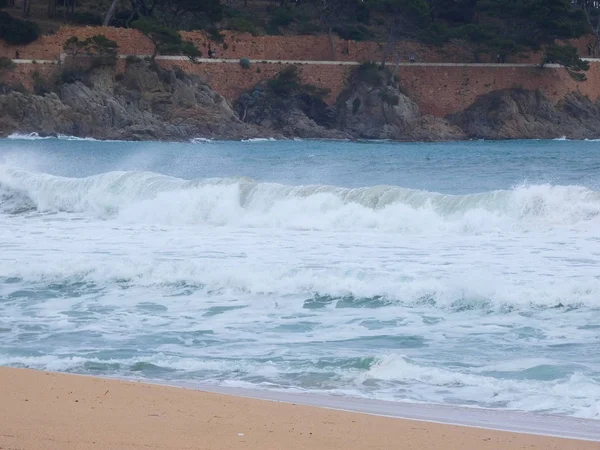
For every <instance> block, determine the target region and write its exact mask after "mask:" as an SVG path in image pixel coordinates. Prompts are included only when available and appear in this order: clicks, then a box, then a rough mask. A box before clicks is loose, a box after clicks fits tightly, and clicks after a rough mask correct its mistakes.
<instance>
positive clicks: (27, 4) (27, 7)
mask: <svg viewBox="0 0 600 450" xmlns="http://www.w3.org/2000/svg"><path fill="white" fill-rule="evenodd" d="M30 15H31V0H23V17H29V16H30Z"/></svg>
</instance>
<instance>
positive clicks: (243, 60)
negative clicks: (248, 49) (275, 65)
mask: <svg viewBox="0 0 600 450" xmlns="http://www.w3.org/2000/svg"><path fill="white" fill-rule="evenodd" d="M251 65H252V63H251V62H250V58H247V57H243V58H241V59H240V67H241V68H242V69H249V68H250V66H251Z"/></svg>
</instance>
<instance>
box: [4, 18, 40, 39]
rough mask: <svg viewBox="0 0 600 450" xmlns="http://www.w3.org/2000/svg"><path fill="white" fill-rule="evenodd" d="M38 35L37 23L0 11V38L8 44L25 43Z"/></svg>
mask: <svg viewBox="0 0 600 450" xmlns="http://www.w3.org/2000/svg"><path fill="white" fill-rule="evenodd" d="M39 36H40V29H39V27H38V26H37V24H35V23H33V22H30V21H29V20H21V19H17V18H16V17H12V16H11V15H10V14H8V13H6V12H4V11H0V39H4V40H5V41H6V43H7V44H10V45H26V44H29V43H31V42H33V41H35V40H36V39H37V38H38V37H39Z"/></svg>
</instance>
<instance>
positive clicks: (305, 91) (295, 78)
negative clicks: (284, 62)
mask: <svg viewBox="0 0 600 450" xmlns="http://www.w3.org/2000/svg"><path fill="white" fill-rule="evenodd" d="M267 86H268V87H269V89H270V90H271V92H273V93H274V94H276V95H277V96H279V97H284V98H285V97H292V96H295V97H298V98H300V97H303V98H304V99H305V100H308V99H315V100H316V99H322V98H323V97H326V96H327V95H329V93H330V92H331V90H330V89H326V88H319V87H317V86H314V85H312V84H303V83H301V81H300V71H299V70H298V67H296V66H288V67H286V68H285V69H283V70H282V71H281V72H279V73H278V74H277V76H276V77H275V78H272V79H270V80H269V81H268V82H267Z"/></svg>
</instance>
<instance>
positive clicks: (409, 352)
mask: <svg viewBox="0 0 600 450" xmlns="http://www.w3.org/2000/svg"><path fill="white" fill-rule="evenodd" d="M599 174H600V142H569V141H527V142H524V141H523V142H518V141H515V142H496V143H492V142H469V143H448V144H398V143H373V142H370V143H349V142H322V141H300V142H293V141H287V142H272V141H255V142H196V143H190V144H181V143H178V144H175V143H124V142H95V141H81V140H65V139H62V140H57V139H40V140H34V139H28V138H25V137H21V138H18V139H11V140H3V141H0V364H3V365H11V366H18V367H33V368H43V369H47V370H59V371H66V372H75V373H86V374H94V375H109V376H121V377H139V378H145V379H150V380H159V381H168V382H170V383H177V382H180V383H183V382H199V383H210V384H220V385H226V386H242V387H259V388H264V389H283V390H294V391H308V392H315V393H323V394H336V395H346V396H352V397H365V398H376V399H385V400H392V401H417V402H429V403H447V404H458V405H470V406H483V407H490V408H500V409H518V410H525V411H535V412H541V413H557V414H565V415H575V416H581V417H590V418H598V417H600V351H599V350H600V186H599V185H598V182H599V181H600V176H599Z"/></svg>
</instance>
